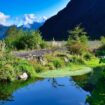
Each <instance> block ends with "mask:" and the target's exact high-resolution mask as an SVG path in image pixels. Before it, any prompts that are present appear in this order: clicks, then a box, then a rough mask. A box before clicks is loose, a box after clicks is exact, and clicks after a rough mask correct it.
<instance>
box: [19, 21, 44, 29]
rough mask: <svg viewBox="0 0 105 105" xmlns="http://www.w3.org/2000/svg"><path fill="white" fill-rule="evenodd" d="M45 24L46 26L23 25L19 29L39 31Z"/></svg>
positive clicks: (35, 23) (41, 23)
mask: <svg viewBox="0 0 105 105" xmlns="http://www.w3.org/2000/svg"><path fill="white" fill-rule="evenodd" d="M43 24H44V22H34V23H33V24H27V25H22V26H20V27H19V28H22V29H23V30H37V29H39V28H40V27H41V26H42V25H43Z"/></svg>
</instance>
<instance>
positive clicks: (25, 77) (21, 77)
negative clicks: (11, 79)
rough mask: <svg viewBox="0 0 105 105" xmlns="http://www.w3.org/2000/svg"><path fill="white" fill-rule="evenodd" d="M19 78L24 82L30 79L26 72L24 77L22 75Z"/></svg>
mask: <svg viewBox="0 0 105 105" xmlns="http://www.w3.org/2000/svg"><path fill="white" fill-rule="evenodd" d="M19 78H20V79H22V80H27V79H28V74H27V73H26V72H25V73H23V74H22V75H20V76H19Z"/></svg>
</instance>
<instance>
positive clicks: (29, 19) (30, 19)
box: [0, 12, 47, 27]
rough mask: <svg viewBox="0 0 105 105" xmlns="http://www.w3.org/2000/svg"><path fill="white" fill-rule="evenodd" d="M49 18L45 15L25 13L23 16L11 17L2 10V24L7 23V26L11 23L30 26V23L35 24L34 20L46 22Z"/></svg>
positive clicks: (0, 22)
mask: <svg viewBox="0 0 105 105" xmlns="http://www.w3.org/2000/svg"><path fill="white" fill-rule="evenodd" d="M45 20H47V17H46V16H43V17H37V16H36V15H35V14H33V13H31V14H24V15H23V16H21V17H19V16H18V17H11V16H9V15H6V14H4V13H2V12H0V24H2V25H5V26H10V25H13V24H14V25H17V26H21V25H24V26H27V27H29V26H30V24H33V23H34V22H44V21H45Z"/></svg>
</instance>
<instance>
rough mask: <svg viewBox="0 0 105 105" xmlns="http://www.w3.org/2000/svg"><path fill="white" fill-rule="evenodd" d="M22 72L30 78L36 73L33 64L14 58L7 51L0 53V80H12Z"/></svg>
mask: <svg viewBox="0 0 105 105" xmlns="http://www.w3.org/2000/svg"><path fill="white" fill-rule="evenodd" d="M24 72H27V74H28V75H29V76H30V78H32V77H35V75H36V72H35V69H34V67H33V65H32V64H30V63H29V62H28V61H26V60H22V59H19V58H15V57H14V56H12V55H11V54H8V53H1V56H0V80H6V81H14V80H17V78H18V76H19V75H21V74H22V73H24Z"/></svg>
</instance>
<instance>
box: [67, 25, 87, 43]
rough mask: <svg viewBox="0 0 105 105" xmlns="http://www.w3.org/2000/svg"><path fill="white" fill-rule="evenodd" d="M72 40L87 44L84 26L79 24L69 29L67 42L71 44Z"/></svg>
mask: <svg viewBox="0 0 105 105" xmlns="http://www.w3.org/2000/svg"><path fill="white" fill-rule="evenodd" d="M74 42H81V43H83V44H87V42H88V37H87V32H85V31H84V28H81V27H80V25H79V26H77V27H75V28H74V29H73V30H71V31H69V38H68V42H67V43H68V44H72V43H74Z"/></svg>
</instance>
